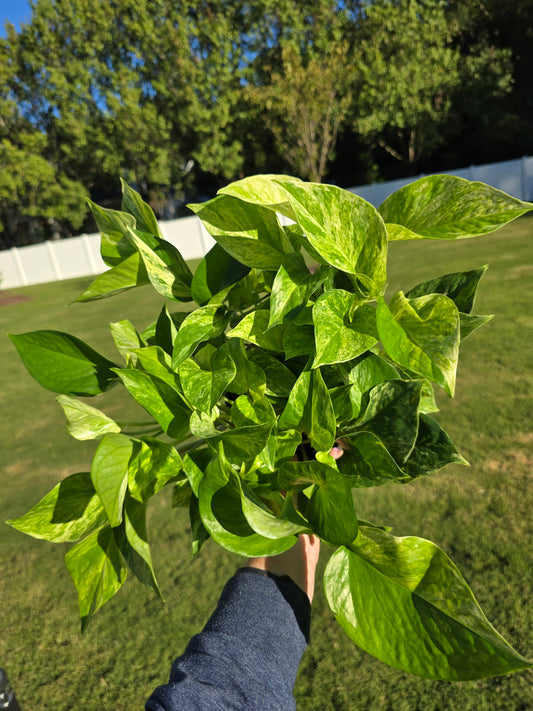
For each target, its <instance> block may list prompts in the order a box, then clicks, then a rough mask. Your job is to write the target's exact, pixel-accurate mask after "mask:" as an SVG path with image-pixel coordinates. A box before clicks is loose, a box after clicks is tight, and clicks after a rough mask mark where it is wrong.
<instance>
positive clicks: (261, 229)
mask: <svg viewBox="0 0 533 711" xmlns="http://www.w3.org/2000/svg"><path fill="white" fill-rule="evenodd" d="M188 207H189V208H190V209H191V210H192V211H193V212H194V213H195V214H196V215H198V217H199V218H200V219H201V220H202V222H203V225H204V227H205V228H206V230H207V231H208V232H209V234H210V235H211V236H212V237H213V238H214V239H215V240H216V241H217V242H218V244H219V245H220V246H221V247H222V248H223V249H224V250H225V251H226V252H227V253H228V254H230V255H231V256H232V257H234V258H235V259H237V260H238V261H239V262H241V263H242V264H245V265H247V266H249V267H257V268H258V269H273V270H277V269H278V267H279V266H280V264H281V260H282V258H283V255H284V254H285V253H286V252H290V251H293V249H292V247H291V244H290V242H289V240H288V239H287V236H286V235H285V232H284V231H283V228H282V227H281V225H280V224H279V222H278V218H277V217H276V214H275V213H274V212H272V211H271V210H268V209H266V208H264V207H261V206H260V205H252V204H250V203H247V202H243V201H242V200H239V199H237V198H235V197H231V196H229V195H218V196H217V197H215V198H214V199H213V200H209V201H208V202H205V203H198V204H195V205H188Z"/></svg>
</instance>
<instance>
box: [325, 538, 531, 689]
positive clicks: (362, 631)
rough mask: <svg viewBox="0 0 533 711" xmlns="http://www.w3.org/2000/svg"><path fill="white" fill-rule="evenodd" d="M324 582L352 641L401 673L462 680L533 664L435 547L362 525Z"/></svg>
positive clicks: (334, 558) (336, 555) (335, 559)
mask: <svg viewBox="0 0 533 711" xmlns="http://www.w3.org/2000/svg"><path fill="white" fill-rule="evenodd" d="M324 583H325V590H326V597H327V599H328V602H329V605H330V607H331V609H332V611H333V613H334V615H335V617H336V618H337V621H338V622H339V623H340V625H341V627H342V628H343V629H344V631H345V632H346V634H347V635H348V636H349V637H350V639H352V641H353V642H355V644H357V646H359V647H361V648H362V649H364V650H365V651H367V652H368V653H369V654H372V655H373V656H375V657H377V658H378V659H381V661H383V662H386V663H387V664H390V665H391V666H394V667H397V668H398V669H402V670H403V671H407V672H409V673H411V674H416V675H418V676H422V677H425V678H429V679H444V680H448V681H462V680H467V679H479V678H483V677H487V676H493V675H498V674H506V673H508V672H510V671H513V670H517V669H526V668H528V667H530V666H531V662H529V661H528V660H527V659H524V657H522V656H521V655H520V654H518V652H516V651H515V650H514V649H513V648H512V647H511V646H510V645H509V644H508V643H507V642H506V641H505V640H504V639H503V637H502V636H501V635H500V634H498V632H496V630H495V629H494V628H493V627H492V626H491V625H490V623H489V622H488V620H487V618H486V617H485V615H484V614H483V612H482V611H481V608H480V607H479V605H478V603H477V602H476V600H475V598H474V596H473V595H472V592H471V590H470V588H469V587H468V585H467V583H466V582H465V580H464V578H463V577H462V576H461V574H460V573H459V571H458V570H457V568H456V566H455V565H454V564H453V563H452V561H451V560H450V559H449V558H448V556H447V555H446V554H445V553H444V552H443V551H442V550H440V548H438V547H437V546H436V545H435V544H434V543H431V542H430V541H425V540H423V539H421V538H414V537H407V538H395V537H394V536H392V535H390V534H389V533H387V532H385V531H382V530H380V529H378V528H370V527H368V528H367V527H365V528H363V527H361V528H360V529H359V535H358V537H357V539H356V541H355V542H354V543H353V544H352V545H351V546H350V547H349V550H347V549H346V548H340V549H339V550H338V551H337V552H336V553H334V554H333V556H332V557H331V559H330V561H329V563H328V566H327V568H326V572H325V576H324Z"/></svg>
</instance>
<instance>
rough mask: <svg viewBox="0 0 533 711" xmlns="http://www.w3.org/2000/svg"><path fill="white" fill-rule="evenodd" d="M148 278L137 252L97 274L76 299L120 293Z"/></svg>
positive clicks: (105, 297)
mask: <svg viewBox="0 0 533 711" xmlns="http://www.w3.org/2000/svg"><path fill="white" fill-rule="evenodd" d="M149 283H150V279H149V278H148V273H147V271H146V267H145V266H144V262H143V261H142V259H141V255H140V254H139V253H138V252H135V254H131V255H130V256H129V257H126V259H124V261H122V262H120V263H119V264H116V265H115V266H114V267H112V268H111V269H108V271H106V272H103V274H99V275H98V276H97V277H96V279H95V280H94V281H93V282H92V283H91V284H89V286H88V287H87V288H86V289H85V291H83V292H82V293H81V294H80V295H79V296H78V298H77V299H76V301H80V302H86V301H97V300H98V299H107V298H108V297H109V296H114V295H115V294H120V293H121V292H122V291H128V290H129V289H133V288H135V287H136V286H142V285H143V284H149Z"/></svg>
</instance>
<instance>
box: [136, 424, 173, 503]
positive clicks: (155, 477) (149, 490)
mask: <svg viewBox="0 0 533 711" xmlns="http://www.w3.org/2000/svg"><path fill="white" fill-rule="evenodd" d="M182 469H183V462H182V461H181V457H180V455H179V454H178V452H176V450H175V449H174V447H172V446H171V445H170V444H167V443H166V442H161V441H160V440H158V439H155V438H150V437H145V438H144V439H143V440H142V441H141V442H140V451H139V452H138V453H137V455H136V456H135V457H134V458H133V459H132V460H131V461H130V463H129V466H128V489H129V491H130V494H131V495H132V496H133V498H134V499H137V501H141V502H143V501H147V500H148V499H149V498H150V497H151V496H154V494H157V492H158V491H161V489H162V488H163V487H164V486H166V485H167V484H168V483H169V482H171V481H175V480H176V479H177V478H178V477H179V476H180V473H181V471H182ZM182 476H183V475H182Z"/></svg>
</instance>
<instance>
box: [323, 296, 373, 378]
mask: <svg viewBox="0 0 533 711" xmlns="http://www.w3.org/2000/svg"><path fill="white" fill-rule="evenodd" d="M313 321H314V323H315V340H316V356H315V359H314V361H313V368H317V367H318V366H320V365H326V364H331V363H343V362H345V361H347V360H353V359H354V358H356V357H357V356H359V355H361V353H364V352H365V351H366V350H368V349H369V348H372V346H373V345H375V344H376V343H377V340H378V339H377V331H376V310H375V309H374V307H372V306H370V305H369V304H362V305H360V306H357V297H355V296H354V295H353V294H350V293H349V292H347V291H343V290H342V289H332V290H331V291H326V293H325V294H322V296H320V298H319V299H318V300H317V301H316V303H315V305H314V306H313Z"/></svg>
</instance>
